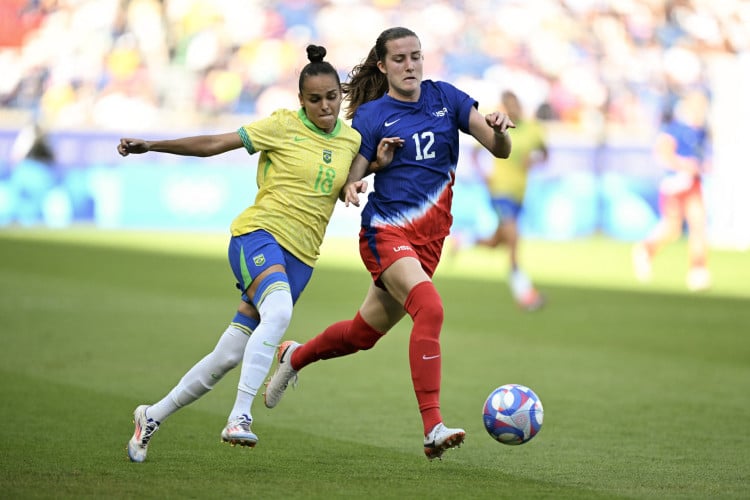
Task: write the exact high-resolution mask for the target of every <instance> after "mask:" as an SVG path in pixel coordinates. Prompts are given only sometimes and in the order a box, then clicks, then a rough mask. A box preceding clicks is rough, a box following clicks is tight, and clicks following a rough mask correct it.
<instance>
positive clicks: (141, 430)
mask: <svg viewBox="0 0 750 500" xmlns="http://www.w3.org/2000/svg"><path fill="white" fill-rule="evenodd" d="M147 408H148V405H140V406H139V407H138V408H136V409H135V411H134V412H133V423H134V424H135V431H134V432H133V437H132V438H130V441H128V457H129V458H130V461H131V462H143V461H145V460H146V453H148V442H149V441H150V440H151V437H152V436H153V435H154V432H156V431H158V430H159V422H157V421H156V420H154V419H153V418H147V417H146V409H147Z"/></svg>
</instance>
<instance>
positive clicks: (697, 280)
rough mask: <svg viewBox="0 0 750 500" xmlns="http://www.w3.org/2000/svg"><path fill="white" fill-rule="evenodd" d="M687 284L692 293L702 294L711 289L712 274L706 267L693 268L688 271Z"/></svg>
mask: <svg viewBox="0 0 750 500" xmlns="http://www.w3.org/2000/svg"><path fill="white" fill-rule="evenodd" d="M685 281H686V284H687V287H688V290H690V291H691V292H702V291H704V290H708V289H709V288H711V272H710V271H709V270H708V269H706V268H705V267H693V268H692V269H690V271H688V274H687V278H686V280H685Z"/></svg>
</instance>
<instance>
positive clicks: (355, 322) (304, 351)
mask: <svg viewBox="0 0 750 500" xmlns="http://www.w3.org/2000/svg"><path fill="white" fill-rule="evenodd" d="M382 336H383V334H382V333H380V332H378V331H377V330H375V329H374V328H373V327H371V326H370V325H368V324H367V323H365V320H363V319H362V316H360V315H359V312H357V315H356V316H354V319H352V320H346V321H339V322H338V323H334V324H332V325H331V326H329V327H328V328H326V329H325V330H323V332H322V333H319V334H318V335H316V336H315V337H313V338H312V339H310V340H308V341H307V342H305V343H304V344H302V345H301V346H299V347H298V348H297V349H296V350H295V351H294V353H292V359H291V360H290V361H291V363H292V368H294V369H295V370H301V369H302V368H304V367H305V366H307V365H309V364H310V363H314V362H315V361H319V360H321V359H330V358H338V357H340V356H346V355H347V354H354V353H355V352H357V351H364V350H367V349H370V348H371V347H372V346H374V345H375V343H376V342H377V341H378V340H380V337H382Z"/></svg>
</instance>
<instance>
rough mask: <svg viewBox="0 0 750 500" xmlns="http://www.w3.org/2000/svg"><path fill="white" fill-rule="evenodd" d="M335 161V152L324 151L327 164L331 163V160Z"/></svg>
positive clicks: (324, 159)
mask: <svg viewBox="0 0 750 500" xmlns="http://www.w3.org/2000/svg"><path fill="white" fill-rule="evenodd" d="M332 159H333V151H331V150H330V149H324V150H323V161H324V162H326V163H331V160H332Z"/></svg>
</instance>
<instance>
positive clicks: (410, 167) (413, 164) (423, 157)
mask: <svg viewBox="0 0 750 500" xmlns="http://www.w3.org/2000/svg"><path fill="white" fill-rule="evenodd" d="M476 106H477V102H476V101H475V100H474V99H472V98H471V97H470V96H468V95H467V94H465V93H464V92H462V91H460V90H458V89H457V88H456V87H454V86H453V85H451V84H449V83H446V82H434V81H431V80H425V81H423V82H422V86H421V93H420V97H419V101H418V102H404V101H399V100H396V99H393V98H392V97H390V96H388V95H384V96H382V97H380V98H379V99H376V100H374V101H370V102H367V103H365V104H363V105H361V106H360V107H359V108H357V111H356V113H355V114H354V118H353V120H352V126H353V127H354V128H355V129H357V130H358V131H359V132H360V133H361V134H362V144H361V146H360V150H359V152H360V154H361V155H362V156H364V157H365V158H366V159H368V160H369V161H374V160H375V158H376V154H377V147H378V143H379V142H380V140H381V139H382V138H383V137H400V138H402V139H404V145H403V147H402V148H398V149H397V150H396V151H395V153H394V156H393V161H392V162H391V164H390V165H388V166H387V167H385V168H384V169H381V170H379V171H378V172H377V173H376V174H375V181H374V186H373V188H374V189H373V192H371V193H370V195H369V197H368V202H367V205H366V206H365V208H364V209H363V210H362V225H363V226H364V227H382V226H397V227H399V228H402V229H403V230H404V232H405V233H406V234H407V235H408V236H409V237H410V239H411V241H412V243H414V244H424V243H426V242H429V241H434V240H436V239H439V238H444V237H446V236H447V235H448V233H449V232H450V227H451V223H452V221H453V217H452V215H451V202H452V199H453V181H454V179H455V171H456V164H457V163H458V132H459V130H460V131H462V132H466V133H468V131H469V115H470V113H471V108H472V107H476Z"/></svg>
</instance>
